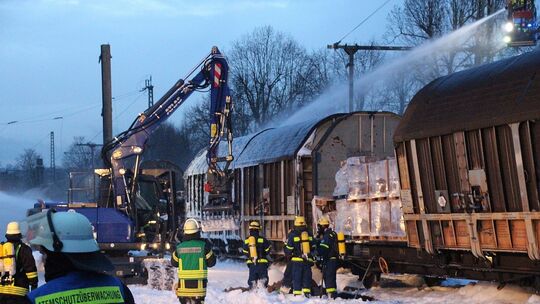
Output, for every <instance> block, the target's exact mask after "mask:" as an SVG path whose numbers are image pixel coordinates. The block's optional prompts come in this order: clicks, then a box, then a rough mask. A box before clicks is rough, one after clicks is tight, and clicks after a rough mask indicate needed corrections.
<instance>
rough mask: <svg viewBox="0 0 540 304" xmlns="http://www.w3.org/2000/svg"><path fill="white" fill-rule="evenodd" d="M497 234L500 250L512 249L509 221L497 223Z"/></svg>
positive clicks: (498, 221)
mask: <svg viewBox="0 0 540 304" xmlns="http://www.w3.org/2000/svg"><path fill="white" fill-rule="evenodd" d="M495 233H496V235H497V243H498V244H499V249H512V239H511V238H510V226H509V225H508V221H507V220H497V221H495Z"/></svg>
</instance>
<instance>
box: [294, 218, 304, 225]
mask: <svg viewBox="0 0 540 304" xmlns="http://www.w3.org/2000/svg"><path fill="white" fill-rule="evenodd" d="M304 226H306V219H305V218H304V217H303V216H297V217H295V218H294V227H304Z"/></svg>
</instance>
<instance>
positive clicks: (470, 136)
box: [390, 51, 540, 282]
mask: <svg viewBox="0 0 540 304" xmlns="http://www.w3.org/2000/svg"><path fill="white" fill-rule="evenodd" d="M539 71H540V53H539V52H538V51H534V52H530V53H527V54H524V55H521V56H517V57H512V58H508V59H505V60H501V61H498V62H494V63H492V64H487V65H484V66H480V67H477V68H473V69H470V70H466V71H463V72H458V73H455V74H451V75H449V76H446V77H442V78H439V79H437V80H435V81H433V82H432V83H430V84H428V85H427V86H426V87H424V88H423V89H422V90H420V91H419V92H418V93H417V94H416V96H415V97H414V98H413V99H412V101H411V103H410V105H409V107H408V108H407V111H406V113H405V115H404V117H403V119H402V121H401V123H400V125H399V126H398V128H397V130H396V133H395V137H394V139H395V142H396V156H397V161H398V166H399V175H400V181H401V189H402V190H401V199H402V202H403V212H404V220H405V224H406V231H407V240H408V248H415V249H416V250H417V255H418V256H422V257H425V259H426V260H428V259H429V261H431V262H429V263H427V264H428V267H430V266H434V267H433V268H432V271H433V272H434V273H436V274H448V275H458V276H467V277H473V278H479V279H493V280H499V281H502V282H504V281H511V280H522V279H527V280H530V281H533V282H534V281H538V275H540V265H539V263H538V260H539V259H540V255H539V254H540V251H539V244H540V238H539V237H540V212H539V211H540V203H539V200H538V191H539V188H540V184H539V181H540V122H539V121H538V119H540V82H539V81H538V79H536V76H537V73H538V72H539ZM390 263H391V262H390ZM454 265H456V266H454Z"/></svg>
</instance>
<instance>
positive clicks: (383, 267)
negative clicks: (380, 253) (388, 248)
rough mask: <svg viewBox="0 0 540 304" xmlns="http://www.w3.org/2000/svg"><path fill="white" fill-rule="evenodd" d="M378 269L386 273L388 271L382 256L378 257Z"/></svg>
mask: <svg viewBox="0 0 540 304" xmlns="http://www.w3.org/2000/svg"><path fill="white" fill-rule="evenodd" d="M379 269H380V270H381V272H382V273H384V274H388V273H389V272H390V271H389V270H388V263H387V262H386V260H385V259H384V258H383V257H379Z"/></svg>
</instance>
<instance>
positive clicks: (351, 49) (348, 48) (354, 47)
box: [328, 42, 411, 112]
mask: <svg viewBox="0 0 540 304" xmlns="http://www.w3.org/2000/svg"><path fill="white" fill-rule="evenodd" d="M328 48H329V49H334V50H338V49H342V50H344V51H345V53H347V55H349V62H348V63H347V65H346V67H347V68H349V112H352V111H353V98H354V54H356V52H358V51H360V50H364V51H408V50H410V49H411V47H408V46H377V45H358V44H351V45H348V44H339V42H336V43H334V44H329V45H328Z"/></svg>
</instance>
